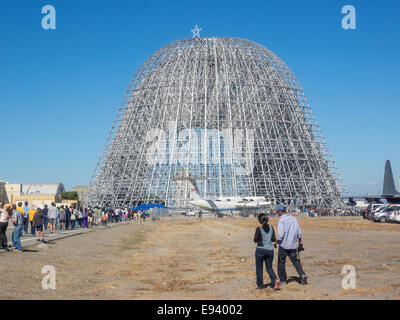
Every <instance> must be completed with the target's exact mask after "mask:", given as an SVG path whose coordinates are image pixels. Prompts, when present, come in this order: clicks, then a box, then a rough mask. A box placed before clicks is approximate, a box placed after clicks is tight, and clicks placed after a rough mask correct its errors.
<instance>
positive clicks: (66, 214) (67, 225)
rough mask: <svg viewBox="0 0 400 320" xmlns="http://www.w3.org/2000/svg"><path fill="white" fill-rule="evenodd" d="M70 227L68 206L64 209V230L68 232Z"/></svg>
mask: <svg viewBox="0 0 400 320" xmlns="http://www.w3.org/2000/svg"><path fill="white" fill-rule="evenodd" d="M70 227H71V210H70V208H69V207H68V205H67V206H66V207H65V229H66V230H68V229H69V228H70Z"/></svg>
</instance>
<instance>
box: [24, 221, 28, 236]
mask: <svg viewBox="0 0 400 320" xmlns="http://www.w3.org/2000/svg"><path fill="white" fill-rule="evenodd" d="M28 226H29V218H26V220H25V223H24V232H25V234H27V233H28Z"/></svg>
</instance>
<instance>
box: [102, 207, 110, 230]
mask: <svg viewBox="0 0 400 320" xmlns="http://www.w3.org/2000/svg"><path fill="white" fill-rule="evenodd" d="M107 221H108V214H107V210H104V211H103V212H102V216H101V224H102V225H103V226H104V227H107Z"/></svg>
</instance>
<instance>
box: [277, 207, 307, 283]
mask: <svg viewBox="0 0 400 320" xmlns="http://www.w3.org/2000/svg"><path fill="white" fill-rule="evenodd" d="M276 211H277V212H278V215H279V217H280V218H279V223H278V241H277V242H278V244H279V250H278V277H279V279H280V282H281V283H284V284H286V283H287V277H286V269H285V263H286V258H287V257H289V259H290V261H291V262H292V263H293V266H294V267H295V269H296V271H297V273H298V274H299V276H300V280H301V284H303V285H305V284H307V276H306V274H305V273H304V271H303V269H302V267H301V265H300V261H299V259H298V258H297V248H298V246H297V241H298V245H299V247H301V248H302V247H303V243H302V240H301V238H302V234H301V230H300V226H299V223H298V222H297V219H296V218H295V217H293V216H291V215H290V214H288V213H286V207H285V206H284V205H282V204H280V205H278V207H277V208H276Z"/></svg>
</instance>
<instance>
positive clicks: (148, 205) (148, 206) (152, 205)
mask: <svg viewBox="0 0 400 320" xmlns="http://www.w3.org/2000/svg"><path fill="white" fill-rule="evenodd" d="M151 208H163V209H166V208H167V207H166V206H163V205H162V204H158V203H146V204H142V205H140V206H138V207H133V208H132V210H148V209H151Z"/></svg>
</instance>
